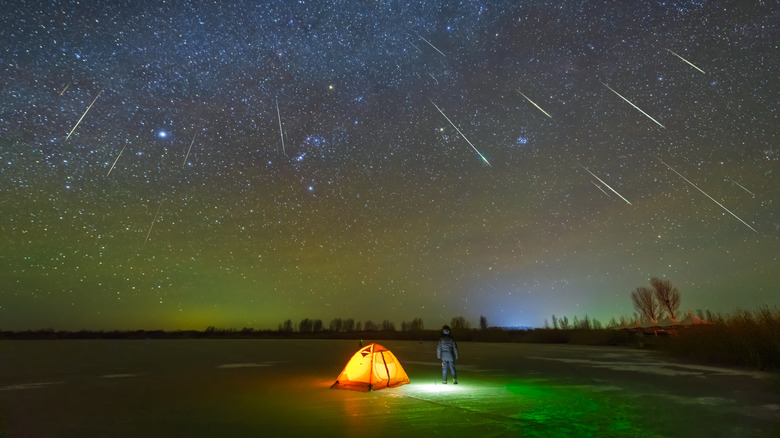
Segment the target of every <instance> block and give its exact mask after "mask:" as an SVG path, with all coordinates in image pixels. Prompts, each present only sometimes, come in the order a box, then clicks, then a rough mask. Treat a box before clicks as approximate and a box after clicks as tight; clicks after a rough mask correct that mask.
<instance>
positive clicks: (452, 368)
mask: <svg viewBox="0 0 780 438" xmlns="http://www.w3.org/2000/svg"><path fill="white" fill-rule="evenodd" d="M450 372H451V373H452V383H454V384H456V385H457V384H458V373H457V372H456V371H455V361H454V360H453V361H452V362H450Z"/></svg>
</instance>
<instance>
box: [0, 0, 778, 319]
mask: <svg viewBox="0 0 780 438" xmlns="http://www.w3.org/2000/svg"><path fill="white" fill-rule="evenodd" d="M0 18H1V22H2V28H0V41H2V42H3V44H2V45H1V46H0V91H2V93H0V241H2V242H3V243H2V245H1V246H0V279H1V280H2V286H0V329H2V330H23V329H40V328H54V329H58V330H79V329H107V330H108V329H200V330H202V329H205V327H207V326H217V327H226V328H230V327H232V328H242V327H252V328H256V329H263V328H271V329H275V328H276V327H277V326H278V324H279V323H280V322H282V321H284V320H286V319H292V320H293V321H299V320H301V319H303V318H312V319H322V320H323V321H324V322H325V325H326V326H327V324H328V321H329V320H331V319H333V318H354V319H355V320H356V321H367V320H371V321H374V322H380V321H382V320H390V321H393V322H394V323H395V324H396V326H397V327H400V323H401V322H402V321H411V320H412V319H414V318H417V317H420V318H422V319H423V321H424V323H425V325H426V327H428V328H435V327H437V326H440V325H441V324H442V323H447V322H449V321H450V319H451V318H452V317H454V316H460V315H462V316H464V317H465V318H466V319H467V320H470V321H471V323H472V325H477V322H478V319H479V316H480V315H484V316H485V317H486V318H487V320H488V323H489V324H490V325H499V326H542V325H543V324H544V321H545V319H550V318H551V315H553V314H555V315H557V316H559V317H560V316H563V315H567V316H568V317H569V318H572V317H573V316H579V317H583V316H585V315H588V316H589V317H590V318H597V319H599V320H601V321H602V322H605V323H606V322H607V321H608V320H609V318H611V317H616V318H619V317H620V316H624V315H626V316H630V315H631V314H632V313H633V307H632V303H631V298H630V294H631V291H632V290H634V289H635V288H636V287H637V286H648V285H649V282H648V280H649V278H650V277H663V278H667V279H669V280H671V282H672V284H673V285H675V286H677V287H678V288H679V290H680V293H681V298H682V303H681V310H683V311H687V310H694V311H695V310H697V309H710V310H712V311H714V312H725V313H728V312H731V311H734V310H736V309H755V308H758V307H761V306H767V307H770V308H776V307H777V306H778V304H780V293H778V286H777V285H778V284H779V283H780V269H778V268H779V267H780V265H779V264H778V254H780V245H779V243H780V209H779V208H778V198H777V197H778V193H779V191H778V188H779V187H780V180H779V178H778V176H779V175H778V166H779V165H780V145H779V144H778V139H780V123H778V121H779V118H780V117H778V107H779V106H780V81H779V80H778V71H780V70H779V69H778V67H779V64H780V49H779V48H778V44H779V43H780V32H779V29H778V28H779V26H780V4H779V3H778V1H759V0H755V1H754V0H751V1H648V2H620V1H609V0H581V1H573V0H563V1H529V0H511V1H492V2H489V1H478V0H463V1H460V2H444V1H436V0H431V1H422V2H416V1H415V2H407V1H395V0H389V1H381V2H380V1H342V0H334V1H327V2H324V1H322V2H318V1H306V0H298V1H291V0H282V1H276V2H256V3H251V2H244V1H238V2H235V4H232V2H205V1H193V2H185V1H173V2H171V1H168V2H163V1H90V2H73V1H49V2H38V1H24V2H22V1H15V2H12V3H11V4H9V5H7V6H6V7H4V8H3V10H2V11H1V12H0Z"/></svg>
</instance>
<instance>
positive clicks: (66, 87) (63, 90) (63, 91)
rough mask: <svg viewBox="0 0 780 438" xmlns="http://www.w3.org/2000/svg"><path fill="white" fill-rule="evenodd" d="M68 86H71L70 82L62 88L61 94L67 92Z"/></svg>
mask: <svg viewBox="0 0 780 438" xmlns="http://www.w3.org/2000/svg"><path fill="white" fill-rule="evenodd" d="M68 87H70V82H68V85H66V86H65V88H63V89H62V92H61V93H60V96H62V95H63V94H65V90H67V89H68Z"/></svg>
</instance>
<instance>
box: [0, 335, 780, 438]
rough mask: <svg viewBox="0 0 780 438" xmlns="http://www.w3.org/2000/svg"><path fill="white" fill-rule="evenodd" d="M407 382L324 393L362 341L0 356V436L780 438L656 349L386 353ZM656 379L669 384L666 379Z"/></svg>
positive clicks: (409, 348) (752, 379) (413, 346)
mask: <svg viewBox="0 0 780 438" xmlns="http://www.w3.org/2000/svg"><path fill="white" fill-rule="evenodd" d="M380 343H381V344H382V345H384V346H386V347H388V348H389V349H390V350H391V351H393V353H394V354H395V355H396V356H397V357H398V359H399V360H400V361H401V363H402V364H403V366H404V369H405V370H406V372H407V374H408V375H409V378H410V379H411V383H410V384H408V385H404V386H401V387H399V388H394V389H386V390H381V391H374V392H369V393H361V392H354V391H348V390H331V389H329V386H330V385H331V384H332V383H333V382H334V380H335V379H336V377H337V376H338V374H339V372H340V371H341V370H342V368H343V367H344V365H345V364H346V362H347V361H348V360H349V358H350V357H351V356H352V354H354V353H355V351H357V350H358V348H359V345H358V342H357V341H336V340H333V341H330V340H319V341H315V340H154V341H133V340H122V341H108V340H106V341H3V342H0V436H3V437H4V436H8V437H47V436H57V437H68V436H73V437H92V436H112V437H125V436H126V437H131V436H132V437H139V436H166V437H167V436H186V437H201V436H202V437H214V436H220V437H222V436H225V437H243V436H247V437H248V436H304V435H305V436H316V437H327V436H365V435H369V436H394V437H397V436H403V437H415V436H426V437H428V436H445V437H460V436H475V437H477V436H478V437H502V436H527V437H537V436H538V437H555V436H566V437H583V436H593V437H676V436H685V437H690V436H708V437H733V436H776V435H777V433H778V431H780V429H778V427H777V406H778V403H780V397H779V396H778V394H777V393H775V392H773V391H772V380H771V379H770V376H769V375H767V374H763V373H757V372H743V371H741V370H735V369H728V368H717V367H703V366H691V365H686V364H682V363H675V362H674V361H671V360H668V359H665V358H662V357H661V356H659V355H656V354H654V353H652V352H648V351H638V350H628V349H622V348H604V347H573V346H557V345H529V344H491V343H466V342H462V343H460V345H459V346H460V350H461V351H460V352H461V360H460V361H459V362H458V366H459V368H458V380H459V382H460V384H459V385H457V386H456V385H452V384H449V385H442V384H441V369H440V362H438V361H437V360H436V352H435V342H426V343H424V344H423V345H422V347H421V346H420V345H419V343H418V342H416V341H411V342H403V341H380ZM659 370H668V372H665V371H661V372H659Z"/></svg>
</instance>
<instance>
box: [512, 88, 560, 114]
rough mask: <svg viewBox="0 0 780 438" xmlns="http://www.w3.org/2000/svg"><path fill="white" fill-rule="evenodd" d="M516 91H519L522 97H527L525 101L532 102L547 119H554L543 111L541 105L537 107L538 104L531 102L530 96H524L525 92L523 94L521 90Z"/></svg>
mask: <svg viewBox="0 0 780 438" xmlns="http://www.w3.org/2000/svg"><path fill="white" fill-rule="evenodd" d="M515 91H517V92H518V93H520V95H521V96H523V97H525V99H526V100H527V101H529V102H531V105H533V106H535V107H536V109H538V110H539V111H541V112H543V113H544V115H545V116H547V117H549V118H551V119H552V116H551V115H549V114H547V111H545V110H543V109H542V107H540V106H539V105H537V104H536V102H534V101H533V100H531V99H530V98H529V97H528V96H526V95H525V94H523V92H522V91H520V90H515Z"/></svg>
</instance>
